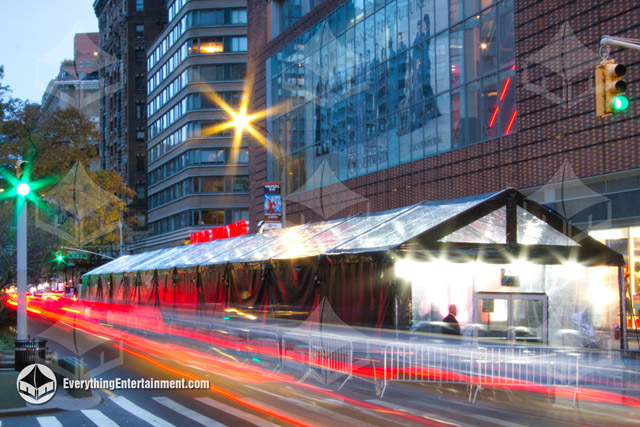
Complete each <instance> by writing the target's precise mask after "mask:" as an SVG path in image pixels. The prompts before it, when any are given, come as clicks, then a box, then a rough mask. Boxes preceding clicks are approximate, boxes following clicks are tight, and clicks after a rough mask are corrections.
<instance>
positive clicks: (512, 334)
mask: <svg viewBox="0 0 640 427" xmlns="http://www.w3.org/2000/svg"><path fill="white" fill-rule="evenodd" d="M474 300H475V301H474V323H475V325H476V330H477V336H478V337H480V338H492V339H498V340H505V341H517V342H539V343H546V342H547V301H548V299H547V296H546V295H544V294H520V293H490V292H478V293H476V295H475V298H474Z"/></svg>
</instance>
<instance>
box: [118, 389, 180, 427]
mask: <svg viewBox="0 0 640 427" xmlns="http://www.w3.org/2000/svg"><path fill="white" fill-rule="evenodd" d="M109 399H111V401H112V402H113V403H115V404H116V405H118V406H119V407H121V408H122V409H124V410H125V411H127V412H130V413H131V414H132V415H135V416H136V417H138V418H140V419H141V420H143V421H146V422H148V423H149V424H151V425H153V426H156V427H173V424H171V423H168V422H166V421H165V420H163V419H162V418H159V417H156V416H155V415H153V414H152V413H151V412H149V411H145V410H144V409H142V408H141V407H139V406H138V405H136V404H135V403H133V402H132V401H130V400H129V399H127V398H126V397H124V396H115V397H112V396H110V397H109Z"/></svg>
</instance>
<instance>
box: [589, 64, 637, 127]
mask: <svg viewBox="0 0 640 427" xmlns="http://www.w3.org/2000/svg"><path fill="white" fill-rule="evenodd" d="M626 73H627V67H626V66H625V65H623V64H616V63H615V61H614V60H613V59H610V60H608V61H602V62H601V63H600V65H598V66H597V67H596V74H595V78H596V115H597V116H598V117H606V116H609V115H611V114H613V113H619V112H621V111H624V110H626V109H627V107H629V100H628V99H627V98H626V97H625V96H624V95H623V93H624V92H625V91H626V90H627V82H625V81H624V80H622V77H623V76H624V75H625V74H626Z"/></svg>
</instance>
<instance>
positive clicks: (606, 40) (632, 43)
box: [600, 36, 640, 59]
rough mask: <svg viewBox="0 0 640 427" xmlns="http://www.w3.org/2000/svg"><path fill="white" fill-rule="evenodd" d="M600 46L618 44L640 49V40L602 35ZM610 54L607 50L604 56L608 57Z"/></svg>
mask: <svg viewBox="0 0 640 427" xmlns="http://www.w3.org/2000/svg"><path fill="white" fill-rule="evenodd" d="M600 46H618V47H624V48H626V49H634V50H640V40H637V39H626V38H622V37H613V36H602V38H601V39H600ZM608 56H609V54H608V52H607V53H606V54H605V55H604V56H603V58H604V59H607V58H608Z"/></svg>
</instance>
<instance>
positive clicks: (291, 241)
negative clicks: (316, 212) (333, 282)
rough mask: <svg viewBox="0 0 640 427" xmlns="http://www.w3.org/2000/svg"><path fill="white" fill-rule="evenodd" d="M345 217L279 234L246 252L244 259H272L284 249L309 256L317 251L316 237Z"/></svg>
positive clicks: (339, 222) (343, 220) (342, 220)
mask: <svg viewBox="0 0 640 427" xmlns="http://www.w3.org/2000/svg"><path fill="white" fill-rule="evenodd" d="M345 221H346V220H345V219H339V220H334V221H327V222H318V223H315V224H307V225H305V226H304V227H302V228H301V229H299V230H298V231H297V232H296V233H295V234H291V233H285V234H282V235H279V236H277V238H275V239H274V240H273V241H271V242H270V243H269V244H268V245H263V246H261V247H259V248H257V249H256V250H255V251H253V252H250V253H247V254H245V255H244V256H243V257H242V260H243V261H249V260H253V261H259V260H263V259H271V258H273V257H275V256H277V255H278V254H280V253H281V252H283V251H287V252H293V253H295V254H297V255H298V256H299V257H302V256H309V255H310V254H309V252H312V253H314V252H316V249H315V247H314V244H313V241H314V237H316V236H317V235H318V234H321V233H323V232H325V231H327V230H330V229H332V228H334V227H337V226H338V225H339V224H342V223H343V222H345Z"/></svg>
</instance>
